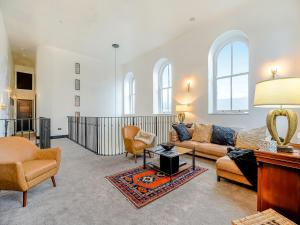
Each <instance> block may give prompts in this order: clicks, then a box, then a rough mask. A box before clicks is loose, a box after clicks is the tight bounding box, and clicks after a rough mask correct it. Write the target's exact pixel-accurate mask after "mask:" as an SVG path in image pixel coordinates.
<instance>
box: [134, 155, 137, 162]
mask: <svg viewBox="0 0 300 225" xmlns="http://www.w3.org/2000/svg"><path fill="white" fill-rule="evenodd" d="M134 161H135V163H137V160H136V154H134Z"/></svg>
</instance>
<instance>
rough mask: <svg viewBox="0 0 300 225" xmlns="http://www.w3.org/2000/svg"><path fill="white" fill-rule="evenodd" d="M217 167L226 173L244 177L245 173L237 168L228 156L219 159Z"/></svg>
mask: <svg viewBox="0 0 300 225" xmlns="http://www.w3.org/2000/svg"><path fill="white" fill-rule="evenodd" d="M216 167H217V169H218V170H224V171H226V172H229V173H234V174H238V175H242V176H243V173H242V172H241V170H240V169H239V168H238V167H237V165H236V164H235V162H234V161H233V160H231V159H230V158H229V157H228V156H227V155H226V156H224V157H222V158H219V159H218V160H217V162H216Z"/></svg>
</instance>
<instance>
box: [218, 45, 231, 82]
mask: <svg viewBox="0 0 300 225" xmlns="http://www.w3.org/2000/svg"><path fill="white" fill-rule="evenodd" d="M217 61H218V62H217V76H218V77H223V76H228V75H230V74H231V44H228V45H226V46H225V47H224V48H223V49H222V50H221V51H220V53H219V54H218V60H217Z"/></svg>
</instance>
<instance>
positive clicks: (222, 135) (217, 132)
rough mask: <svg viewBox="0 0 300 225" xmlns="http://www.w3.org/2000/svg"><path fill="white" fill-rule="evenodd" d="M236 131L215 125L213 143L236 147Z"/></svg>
mask: <svg viewBox="0 0 300 225" xmlns="http://www.w3.org/2000/svg"><path fill="white" fill-rule="evenodd" d="M234 138H235V131H234V130H233V129H231V128H229V127H220V126H216V125H213V128H212V136H211V143H214V144H218V145H228V146H234Z"/></svg>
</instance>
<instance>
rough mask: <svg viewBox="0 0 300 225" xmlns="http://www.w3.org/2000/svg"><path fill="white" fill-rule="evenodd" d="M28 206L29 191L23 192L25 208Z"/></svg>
mask: <svg viewBox="0 0 300 225" xmlns="http://www.w3.org/2000/svg"><path fill="white" fill-rule="evenodd" d="M26 205H27V191H23V207H26Z"/></svg>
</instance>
